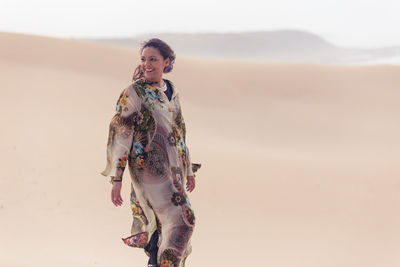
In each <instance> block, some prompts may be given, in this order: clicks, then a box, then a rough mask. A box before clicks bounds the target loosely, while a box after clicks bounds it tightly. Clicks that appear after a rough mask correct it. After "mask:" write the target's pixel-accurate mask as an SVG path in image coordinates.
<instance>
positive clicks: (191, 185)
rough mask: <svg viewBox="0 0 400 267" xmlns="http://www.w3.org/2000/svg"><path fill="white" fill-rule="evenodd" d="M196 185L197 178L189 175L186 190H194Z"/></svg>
mask: <svg viewBox="0 0 400 267" xmlns="http://www.w3.org/2000/svg"><path fill="white" fill-rule="evenodd" d="M195 186H196V180H195V179H194V176H187V180H186V190H187V191H189V192H192V191H193V189H194V188H195Z"/></svg>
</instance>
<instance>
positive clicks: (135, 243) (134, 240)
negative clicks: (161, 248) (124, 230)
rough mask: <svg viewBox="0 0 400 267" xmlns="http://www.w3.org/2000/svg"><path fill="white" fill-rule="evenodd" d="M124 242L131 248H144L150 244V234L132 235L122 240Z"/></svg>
mask: <svg viewBox="0 0 400 267" xmlns="http://www.w3.org/2000/svg"><path fill="white" fill-rule="evenodd" d="M122 241H124V243H125V244H126V245H128V246H130V247H137V248H144V247H145V246H146V245H147V242H148V233H147V232H143V233H139V234H136V235H131V236H129V237H126V238H122Z"/></svg>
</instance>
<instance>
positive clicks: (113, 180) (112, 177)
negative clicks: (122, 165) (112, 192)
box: [110, 176, 122, 185]
mask: <svg viewBox="0 0 400 267" xmlns="http://www.w3.org/2000/svg"><path fill="white" fill-rule="evenodd" d="M114 182H122V179H121V178H115V176H111V180H110V183H111V184H112V185H113V184H114Z"/></svg>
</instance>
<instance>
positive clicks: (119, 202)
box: [111, 188, 123, 206]
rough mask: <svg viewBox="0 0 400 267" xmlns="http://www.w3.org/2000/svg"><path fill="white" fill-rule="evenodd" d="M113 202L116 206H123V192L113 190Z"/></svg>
mask: <svg viewBox="0 0 400 267" xmlns="http://www.w3.org/2000/svg"><path fill="white" fill-rule="evenodd" d="M111 201H112V203H114V205H115V206H121V205H122V202H123V200H122V197H121V192H120V191H119V190H116V189H114V188H113V189H112V190H111Z"/></svg>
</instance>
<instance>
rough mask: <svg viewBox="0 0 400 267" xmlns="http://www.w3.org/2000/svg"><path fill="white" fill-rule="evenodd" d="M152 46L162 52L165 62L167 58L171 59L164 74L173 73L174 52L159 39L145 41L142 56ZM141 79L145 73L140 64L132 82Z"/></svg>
mask: <svg viewBox="0 0 400 267" xmlns="http://www.w3.org/2000/svg"><path fill="white" fill-rule="evenodd" d="M150 46H151V47H154V48H156V49H157V50H158V51H159V52H160V54H161V55H162V57H163V59H164V60H165V59H166V58H169V65H168V66H166V67H165V68H164V70H163V73H168V72H171V71H172V69H173V67H174V65H173V64H174V62H175V53H174V50H172V49H171V47H170V46H169V45H168V44H167V43H166V42H164V41H162V40H160V39H158V38H152V39H150V40H148V41H144V42H142V43H141V48H140V54H142V52H143V49H145V48H146V47H150ZM141 77H144V73H143V71H142V68H141V65H140V64H139V65H138V66H137V67H136V69H135V71H134V73H133V77H132V81H135V80H137V79H140V78H141Z"/></svg>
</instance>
